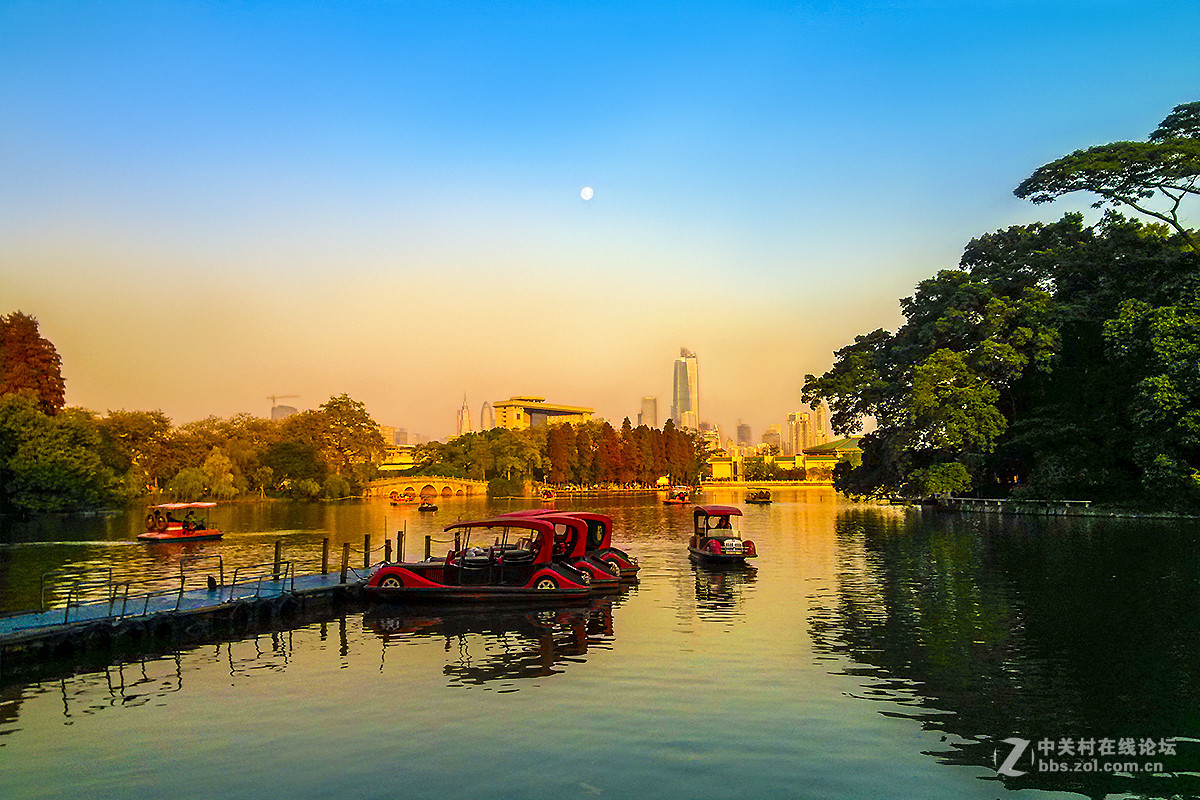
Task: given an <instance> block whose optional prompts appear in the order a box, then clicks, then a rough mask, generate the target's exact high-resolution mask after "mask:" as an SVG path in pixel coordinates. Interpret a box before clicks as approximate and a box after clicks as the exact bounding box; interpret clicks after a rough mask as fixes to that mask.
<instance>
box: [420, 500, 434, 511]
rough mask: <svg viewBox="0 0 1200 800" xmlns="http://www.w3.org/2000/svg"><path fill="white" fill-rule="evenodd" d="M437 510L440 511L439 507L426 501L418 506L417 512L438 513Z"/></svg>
mask: <svg viewBox="0 0 1200 800" xmlns="http://www.w3.org/2000/svg"><path fill="white" fill-rule="evenodd" d="M437 510H438V507H437V506H436V505H435V504H434V503H432V502H430V501H429V500H426V501H424V502H423V503H421V505H419V506H417V511H437Z"/></svg>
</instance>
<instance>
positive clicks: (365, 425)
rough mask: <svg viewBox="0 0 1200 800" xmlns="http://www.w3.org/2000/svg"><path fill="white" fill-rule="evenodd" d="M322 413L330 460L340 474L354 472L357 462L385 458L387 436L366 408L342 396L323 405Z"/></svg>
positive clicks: (327, 454) (323, 439)
mask: <svg viewBox="0 0 1200 800" xmlns="http://www.w3.org/2000/svg"><path fill="white" fill-rule="evenodd" d="M321 413H322V414H323V415H324V422H325V430H324V431H323V435H322V443H323V444H324V449H325V451H326V460H327V461H328V462H329V463H330V464H331V465H333V467H334V471H335V472H336V473H337V474H339V475H340V474H342V473H343V472H348V471H350V468H351V466H352V465H353V464H355V463H362V462H370V461H376V460H378V459H379V458H380V457H381V456H382V455H383V448H384V441H383V434H381V433H380V432H379V425H378V424H376V422H375V421H374V420H373V419H371V415H370V414H368V413H367V407H366V406H365V405H363V404H362V403H360V402H358V401H357V400H354V399H352V398H350V396H349V395H346V394H341V395H338V396H337V397H331V398H329V400H327V401H326V402H324V403H322V404H321Z"/></svg>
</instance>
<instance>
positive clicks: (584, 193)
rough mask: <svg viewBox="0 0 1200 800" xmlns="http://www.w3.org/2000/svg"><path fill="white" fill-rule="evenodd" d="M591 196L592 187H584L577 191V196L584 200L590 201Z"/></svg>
mask: <svg viewBox="0 0 1200 800" xmlns="http://www.w3.org/2000/svg"><path fill="white" fill-rule="evenodd" d="M593 194H594V192H592V187H590V186H585V187H583V189H581V190H580V191H579V196H580V197H582V198H583V199H584V200H591V199H592V195H593Z"/></svg>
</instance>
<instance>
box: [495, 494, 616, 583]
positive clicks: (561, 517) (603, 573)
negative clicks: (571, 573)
mask: <svg viewBox="0 0 1200 800" xmlns="http://www.w3.org/2000/svg"><path fill="white" fill-rule="evenodd" d="M504 516H506V517H516V518H518V519H540V520H545V521H546V522H549V523H550V524H551V525H553V526H554V556H553V557H554V560H555V561H558V562H559V563H562V564H569V565H570V566H572V567H574V568H575V569H578V570H583V571H585V572H587V573H588V574H590V575H591V576H592V584H591V586H592V591H593V592H618V591H620V590H621V570H620V566H619V565H617V564H615V563H614V562H610V561H602V560H601V559H599V558H596V557H595V556H593V555H591V554H589V553H588V552H587V544H588V524H587V522H585V521H584V520H582V519H580V518H579V515H578V514H572V513H566V512H563V511H555V510H553V509H545V508H534V509H528V510H525V511H514V512H511V513H509V514H505V515H504Z"/></svg>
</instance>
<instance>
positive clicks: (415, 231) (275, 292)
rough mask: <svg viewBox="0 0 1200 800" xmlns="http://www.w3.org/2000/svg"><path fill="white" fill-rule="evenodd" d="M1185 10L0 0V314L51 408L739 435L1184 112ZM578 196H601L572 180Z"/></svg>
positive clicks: (1190, 13)
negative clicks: (962, 265)
mask: <svg viewBox="0 0 1200 800" xmlns="http://www.w3.org/2000/svg"><path fill="white" fill-rule="evenodd" d="M1197 29H1200V4H1197V3H1194V2H1157V1H1156V0H1131V1H1129V2H1127V1H1126V0H1077V1H1073V0H1061V1H1059V0H1055V1H1054V2H1050V1H1049V0H1046V2H1033V1H1032V0H977V1H974V2H972V1H971V0H963V1H962V2H951V1H950V0H940V1H939V0H907V1H905V0H897V1H896V2H865V0H864V1H863V2H854V1H853V0H846V1H845V2H835V1H833V0H829V1H828V2H812V3H809V2H796V3H765V2H763V3H733V2H730V3H719V2H688V3H684V2H676V3H651V2H630V3H625V2H571V3H554V2H487V3H465V2H383V1H382V0H376V1H375V2H360V3H355V2H347V3H303V2H286V3H284V2H278V3H269V2H245V1H244V2H220V1H219V0H210V1H209V2H157V1H156V2H112V3H110V2H71V0H64V2H56V3H46V2H43V1H42V0H34V1H33V2H26V0H5V2H4V3H2V4H0V314H6V313H10V312H12V311H17V310H20V311H23V312H25V313H27V314H32V315H33V316H35V317H36V318H37V319H38V321H39V324H40V330H41V333H42V335H43V336H45V337H46V338H48V339H49V340H50V341H51V342H53V344H54V345H55V347H56V348H57V349H58V352H59V354H60V356H61V357H62V364H63V376H64V378H65V380H66V388H67V402H68V404H69V405H75V406H82V407H85V408H90V409H92V410H94V411H97V412H98V413H101V414H103V413H105V412H106V411H108V410H117V409H129V410H155V409H158V410H162V411H164V412H165V413H167V414H168V415H169V416H170V417H171V418H172V420H173V421H174V422H176V423H185V422H189V421H192V420H196V419H202V418H204V417H207V416H210V415H216V416H220V417H227V416H231V415H233V414H237V413H240V412H249V413H252V414H256V415H260V416H266V415H268V414H269V411H270V406H271V401H270V400H268V399H267V398H268V397H269V396H271V395H296V397H294V398H289V399H287V400H280V402H286V403H289V404H291V405H295V406H296V407H298V408H315V407H317V406H318V405H320V404H321V403H322V402H324V401H326V400H327V399H328V398H329V397H331V396H334V395H339V394H342V393H346V394H349V395H350V396H351V397H353V398H354V399H356V400H360V401H362V402H363V403H365V404H366V406H367V409H368V411H369V412H370V413H371V414H372V416H373V417H374V418H375V419H376V421H378V422H380V423H382V424H385V425H392V426H395V427H402V428H406V429H407V430H408V431H409V432H410V433H422V434H424V435H426V436H429V437H433V438H445V437H447V436H450V435H453V433H454V425H455V412H456V410H457V409H458V407H459V406H460V405H461V404H462V402H463V398H464V397H465V398H466V400H467V402H468V404H469V405H470V407H471V408H472V409H473V410H474V412H475V416H476V419H477V417H478V409H479V407H480V406H481V405H482V404H483V402H484V401H485V400H486V401H492V402H495V401H496V400H503V399H507V398H508V397H510V396H513V395H540V396H544V397H546V398H547V400H548V401H549V402H553V403H562V404H568V405H581V406H590V407H593V408H595V409H596V413H597V414H598V415H599V416H601V417H604V418H607V419H609V420H610V421H612V422H613V423H614V425H619V424H620V421H621V419H622V418H623V417H625V416H629V417H630V418H631V419H632V420H633V421H634V422H635V423H636V421H637V413H638V411H639V409H640V402H641V398H642V397H643V396H647V395H649V396H656V397H657V398H658V407H659V414H660V420H659V424H661V423H662V419H661V417H663V416H665V415H666V414H667V413H668V410H669V406H670V397H671V388H672V387H671V379H672V364H673V361H674V359H675V358H676V357H677V356H678V355H679V349H680V347H687V348H689V349H691V350H693V351H694V352H695V353H696V355H697V358H698V363H699V374H700V387H701V397H700V405H701V417H702V418H703V419H704V420H706V421H709V422H712V423H714V424H718V425H720V427H721V429H722V432H723V434H724V435H726V436H732V435H733V434H734V430H733V429H734V426H735V425H736V424H737V422H738V420H742V421H744V422H745V423H747V424H749V425H750V426H751V428H752V431H753V435H754V437H755V438H756V439H757V438H758V437H759V436H760V435H761V433H762V431H763V430H764V429H765V428H766V427H767V426H768V425H771V424H775V423H782V422H783V421H784V419H785V418H786V415H787V413H788V412H789V411H794V410H797V409H798V408H799V407H800V406H801V402H800V390H801V387H802V386H803V382H804V375H805V374H806V373H814V374H820V373H821V372H823V371H824V370H826V369H828V368H829V366H830V365H831V364H832V363H833V357H834V356H833V352H834V351H835V350H836V349H837V348H839V347H841V346H843V345H845V344H848V343H849V342H851V341H853V338H854V337H855V336H856V335H858V334H862V333H867V332H869V331H871V330H874V329H876V328H879V327H883V328H888V329H895V328H896V327H897V326H898V325H899V323H900V322H901V319H902V318H901V316H900V312H899V306H898V301H899V299H900V298H902V297H905V296H908V295H909V294H911V293H912V290H913V288H914V287H915V285H916V284H917V282H919V281H920V280H922V279H924V278H926V277H929V276H931V275H933V274H935V273H936V272H937V271H938V270H941V269H949V268H953V267H954V266H955V265H956V264H957V261H958V258H959V256H960V254H961V252H962V249H963V247H964V246H965V245H966V243H967V242H968V241H969V240H970V239H971V238H972V237H975V236H978V235H981V234H984V233H988V232H990V231H993V230H996V229H999V228H1003V227H1007V226H1009V225H1017V224H1027V223H1030V222H1034V221H1037V220H1050V219H1056V218H1058V217H1059V216H1061V215H1062V213H1064V212H1066V211H1074V210H1078V211H1089V213H1090V214H1091V215H1092V216H1093V218H1094V215H1095V213H1097V212H1093V211H1090V209H1089V204H1090V202H1091V198H1089V197H1086V196H1082V195H1074V196H1070V197H1068V198H1064V199H1063V200H1060V201H1057V202H1055V203H1052V204H1048V205H1044V206H1035V205H1032V204H1030V203H1028V202H1026V201H1022V200H1019V199H1017V198H1015V197H1014V196H1013V195H1012V190H1013V188H1014V187H1015V186H1016V185H1017V184H1018V183H1020V182H1021V180H1023V179H1024V178H1025V177H1027V176H1028V175H1029V173H1031V172H1032V171H1033V170H1034V169H1036V168H1037V167H1038V166H1040V165H1041V164H1043V163H1046V162H1048V161H1051V160H1053V159H1055V158H1058V157H1059V156H1061V155H1065V154H1067V153H1070V152H1072V151H1074V150H1076V149H1080V148H1084V147H1088V146H1091V145H1095V144H1102V143H1105V142H1110V141H1118V140H1130V139H1132V140H1137V139H1144V138H1145V137H1146V136H1147V135H1148V134H1149V133H1150V132H1151V131H1152V130H1153V129H1154V128H1155V127H1156V126H1157V125H1158V123H1159V121H1161V119H1162V118H1163V117H1164V116H1166V114H1167V113H1168V112H1170V110H1171V109H1172V108H1173V107H1174V106H1175V105H1177V104H1180V103H1185V102H1192V101H1195V100H1200V58H1197V57H1196V54H1195V48H1194V47H1192V46H1191V45H1190V44H1188V41H1189V40H1188V38H1187V36H1184V37H1183V38H1182V39H1181V38H1180V32H1181V31H1195V30H1197ZM584 187H591V188H592V189H593V192H594V194H593V196H592V197H591V199H588V200H585V199H583V197H582V196H581V191H582V189H583V188H584Z"/></svg>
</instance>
